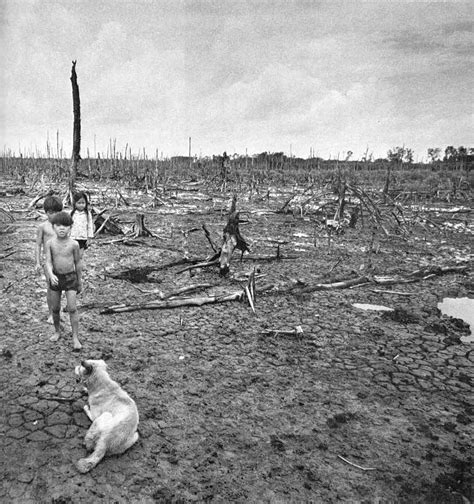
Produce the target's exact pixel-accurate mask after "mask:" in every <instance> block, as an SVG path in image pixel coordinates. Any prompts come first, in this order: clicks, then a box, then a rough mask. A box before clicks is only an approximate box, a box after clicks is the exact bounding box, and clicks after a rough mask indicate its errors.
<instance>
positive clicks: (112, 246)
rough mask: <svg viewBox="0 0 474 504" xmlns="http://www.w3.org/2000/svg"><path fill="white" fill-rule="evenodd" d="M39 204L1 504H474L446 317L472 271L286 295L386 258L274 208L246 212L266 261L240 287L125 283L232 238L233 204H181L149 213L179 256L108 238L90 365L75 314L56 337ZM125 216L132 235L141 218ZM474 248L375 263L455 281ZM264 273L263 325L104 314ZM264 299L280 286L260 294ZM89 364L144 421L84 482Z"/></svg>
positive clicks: (9, 355) (465, 380) (13, 270)
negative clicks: (37, 261)
mask: <svg viewBox="0 0 474 504" xmlns="http://www.w3.org/2000/svg"><path fill="white" fill-rule="evenodd" d="M182 197H183V198H184V197H188V198H189V197H190V195H189V194H187V195H182ZM30 201H31V195H30V196H28V197H27V196H26V195H24V194H23V195H22V194H20V195H18V194H17V195H13V194H12V195H10V194H8V193H7V194H6V195H5V196H4V197H2V198H1V199H0V205H1V206H2V208H3V209H5V210H7V211H8V212H9V213H10V215H11V216H12V217H13V218H14V219H15V220H14V221H13V222H9V221H8V220H5V222H3V223H2V226H3V228H2V229H3V231H4V232H3V233H2V245H1V255H2V261H1V270H0V282H1V283H0V295H1V310H2V314H1V315H2V331H1V332H2V336H1V341H0V345H1V348H0V350H1V355H0V365H1V374H0V380H1V384H0V395H1V401H2V402H1V404H2V408H1V416H2V421H1V426H0V428H1V433H0V435H1V437H0V440H1V450H2V452H1V476H2V478H1V480H2V481H1V484H0V501H1V502H5V503H10V502H12V503H22V504H23V503H25V504H26V503H55V504H59V503H85V502H91V503H94V502H107V503H109V502H110V503H115V502H117V503H129V502H131V503H135V502H137V503H148V502H149V503H152V502H162V503H188V502H216V503H229V502H236V503H286V502H294V503H300V502H314V503H336V502H348V503H349V502H350V503H353V502H360V503H376V502H402V503H425V502H431V503H439V504H441V503H443V504H445V503H459V504H465V503H468V502H472V499H473V495H474V494H473V468H472V446H471V442H472V439H473V423H472V421H473V415H474V401H473V389H472V383H473V374H474V365H473V364H474V343H473V342H472V341H466V338H465V336H466V335H467V334H468V332H469V329H468V328H467V327H466V326H465V324H463V323H462V322H461V321H459V320H456V319H450V318H448V317H445V316H443V315H441V313H440V312H439V310H438V309H437V303H438V302H439V301H440V300H441V299H442V298H443V297H444V296H446V295H449V296H452V297H456V296H471V297H472V293H473V285H474V283H473V280H472V274H471V271H470V269H468V270H467V271H466V272H465V273H448V274H446V275H440V276H434V277H431V278H428V279H426V280H422V281H418V282H414V283H407V284H401V285H394V286H389V287H381V288H379V287H377V288H375V287H374V285H373V284H369V285H365V286H360V287H357V288H353V289H350V288H347V289H340V290H328V291H316V292H312V293H302V292H300V291H298V289H296V290H289V289H286V288H284V286H285V285H288V284H289V283H288V282H290V281H293V284H292V285H294V281H295V280H299V281H300V282H304V283H305V284H306V285H308V284H311V283H315V282H318V281H321V277H322V275H326V277H325V278H326V281H330V280H340V279H344V278H347V277H349V276H350V275H351V274H352V273H351V272H353V270H354V269H355V270H358V269H359V268H360V267H361V265H363V264H366V263H367V261H368V260H369V259H368V253H367V244H368V238H367V234H368V232H367V233H366V232H365V230H364V229H362V228H361V227H359V228H357V229H355V230H348V231H347V232H346V234H344V235H342V236H339V237H335V238H334V240H333V243H332V244H331V247H329V248H328V243H327V238H326V237H325V236H324V234H323V230H319V231H318V232H317V233H316V234H315V232H314V224H313V223H312V222H311V220H310V219H308V218H301V217H298V216H294V215H292V214H287V215H278V214H275V213H271V212H270V211H268V210H269V209H271V207H272V200H271V199H270V201H268V202H261V201H260V202H255V201H252V202H251V203H250V202H247V201H246V200H242V201H241V202H240V207H241V209H244V208H245V209H246V210H251V211H252V212H251V213H250V215H249V221H250V222H249V223H248V224H246V225H242V226H241V232H242V235H243V236H244V237H245V238H246V239H247V240H248V241H249V244H250V248H251V253H250V254H249V256H248V257H249V259H246V260H244V261H242V262H239V260H238V257H234V259H233V261H232V264H231V275H230V277H228V278H225V279H223V278H220V277H219V276H218V272H217V270H216V269H214V268H203V269H200V270H197V271H194V272H193V273H192V275H193V276H191V274H190V273H189V272H185V273H178V271H179V269H180V267H179V266H176V267H169V268H164V269H161V270H157V271H155V272H151V273H149V274H148V276H147V277H146V278H142V280H146V281H142V282H140V283H133V282H131V281H128V280H124V279H120V278H117V276H119V277H120V275H117V272H118V273H120V272H123V271H126V270H128V269H131V268H137V267H144V266H157V267H158V266H160V265H164V264H168V263H171V262H172V261H176V260H178V259H180V258H182V257H183V255H185V254H190V255H192V256H202V257H205V256H206V255H207V254H209V252H210V248H209V245H208V243H207V240H206V239H205V236H204V234H203V233H202V232H198V231H196V232H192V233H187V234H186V233H184V234H183V233H182V231H188V230H190V229H193V228H200V227H201V225H202V224H203V223H206V225H207V226H208V228H209V229H210V230H211V233H212V235H213V236H214V237H215V238H216V240H218V237H219V236H220V234H221V230H222V228H223V226H224V225H225V221H226V217H225V208H227V207H228V203H229V200H228V199H225V198H222V199H221V201H219V200H218V199H214V201H212V200H206V199H200V200H196V201H193V202H192V204H191V203H189V202H188V203H189V205H188V206H186V204H184V203H183V204H180V203H182V200H181V197H178V198H177V199H176V200H174V202H173V201H171V202H170V204H169V205H168V206H164V207H160V208H158V209H156V210H152V209H148V210H143V209H140V211H144V212H145V215H146V223H147V225H148V227H149V228H150V229H151V230H153V231H155V232H156V233H157V234H158V235H160V238H156V239H151V238H149V239H146V240H144V242H146V243H142V244H135V246H132V245H125V244H123V243H107V242H110V241H111V240H112V239H114V238H116V237H113V236H107V235H104V236H101V237H99V238H97V239H96V240H95V242H94V244H93V245H92V247H91V248H90V250H89V251H87V253H86V257H85V262H86V272H85V290H84V292H83V293H82V294H81V295H80V298H79V310H80V324H81V338H82V341H83V344H84V348H83V350H82V352H80V353H79V354H78V353H74V352H73V351H72V342H71V335H70V327H69V322H68V318H67V313H63V314H62V317H63V319H64V325H65V333H64V336H63V337H62V339H61V340H60V341H59V342H58V343H52V342H50V341H49V339H48V338H49V334H50V332H51V326H49V325H48V324H47V323H46V301H45V286H44V280H43V279H42V278H41V277H36V276H35V274H34V271H33V267H34V254H33V250H34V233H35V228H36V226H37V225H38V223H39V219H40V212H38V211H36V210H28V204H29V202H30ZM137 205H138V202H137ZM137 208H138V206H137ZM219 208H223V209H224V212H220V211H217V210H216V209H219ZM259 208H260V209H261V208H263V209H264V210H265V211H258V209H259ZM273 208H278V204H276V203H273ZM117 214H118V215H119V218H120V220H121V221H122V222H124V223H127V222H132V221H133V216H134V209H131V208H123V209H122V210H121V211H118V212H117ZM471 236H472V235H469V234H468V233H456V232H449V233H436V232H435V231H433V233H432V234H431V235H430V237H429V240H426V239H418V238H417V237H416V236H413V237H411V238H410V239H409V240H408V241H400V240H395V239H384V238H383V237H379V238H378V247H377V250H376V251H377V253H374V254H371V257H370V261H371V263H372V266H373V268H374V271H376V272H378V273H380V274H386V275H392V274H408V273H409V272H411V271H414V270H416V269H417V268H419V267H420V266H424V265H427V264H438V265H441V264H442V265H445V264H453V263H454V262H455V258H456V257H464V258H466V257H469V253H470V248H469V247H470V243H471ZM276 241H281V242H288V243H286V244H285V245H283V246H282V247H281V253H282V258H281V260H279V261H271V260H267V261H265V260H260V261H259V260H256V261H253V260H251V257H252V255H253V256H255V257H256V256H263V255H271V254H275V247H276V245H275V243H276ZM150 244H152V245H153V246H150ZM10 252H13V253H12V254H11V255H8V254H10ZM286 256H288V257H291V258H290V259H287V258H286ZM336 263H337V266H336V267H334V265H335V264H336ZM466 264H467V265H468V266H469V265H470V263H469V262H468V263H466ZM254 267H255V268H256V271H257V273H259V274H260V275H262V276H261V277H259V278H257V284H256V285H257V298H256V307H255V308H256V313H255V314H254V313H253V312H252V310H251V309H250V307H249V306H248V304H247V303H246V302H244V301H242V302H238V301H233V302H228V303H222V304H210V305H204V306H201V307H179V308H173V309H165V310H139V311H134V312H131V313H116V314H109V315H105V314H101V313H100V312H101V310H103V308H104V307H107V306H110V305H116V304H120V303H136V302H140V301H149V300H152V299H154V298H157V296H158V294H157V291H162V292H164V293H167V292H171V291H174V290H176V289H177V288H181V287H185V286H187V285H190V284H202V283H210V284H213V285H214V286H215V287H213V288H211V289H207V290H206V291H203V292H202V293H201V294H202V295H205V294H206V293H209V292H218V293H222V292H231V291H236V290H239V289H241V288H242V281H239V280H238V278H241V277H243V274H244V273H246V272H249V271H251V270H252V269H253V268H254ZM333 267H334V269H333V271H332V272H331V273H330V275H329V274H328V272H329V271H330V270H331V268H333ZM328 275H329V276H328ZM264 283H265V284H268V283H273V284H274V285H275V286H277V287H278V288H275V289H273V290H269V291H267V292H261V293H259V286H261V285H263V284H264ZM144 291H151V292H144ZM379 291H385V292H379ZM353 303H375V304H381V305H385V306H388V307H392V308H394V309H395V311H393V312H387V313H380V312H376V311H364V310H360V309H357V308H355V307H353V306H352V305H353ZM296 327H300V328H301V330H302V332H301V330H298V331H296V330H295V328H296ZM461 338H462V339H461ZM82 358H102V359H104V360H105V361H106V362H107V364H108V367H109V372H110V374H111V376H112V378H113V379H115V380H116V381H118V382H119V383H120V384H121V385H122V386H123V387H124V388H125V389H126V390H127V391H128V392H129V394H130V395H131V396H132V397H133V398H134V399H135V401H136V402H137V405H138V409H139V413H140V426H139V433H140V440H139V442H138V443H137V444H136V445H134V446H133V447H132V448H131V449H130V450H129V451H128V452H126V453H125V454H124V455H121V456H116V457H109V458H106V459H104V460H103V461H102V462H101V463H100V464H99V465H98V466H97V467H96V468H95V469H94V470H92V471H91V472H90V473H88V474H85V475H83V474H80V473H79V472H78V471H77V470H76V468H75V465H74V463H75V462H76V461H77V460H78V459H79V458H81V457H83V456H84V454H85V448H84V446H83V439H84V435H85V433H86V430H87V428H88V426H89V421H88V419H87V417H86V415H85V414H84V413H83V411H82V408H83V405H84V404H85V401H86V399H87V398H86V396H84V395H83V394H82V392H81V390H80V388H79V386H77V385H76V383H75V378H74V366H75V365H77V364H78V363H79V362H80V360H81V359H82Z"/></svg>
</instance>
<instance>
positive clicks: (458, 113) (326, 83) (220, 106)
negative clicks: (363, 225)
mask: <svg viewBox="0 0 474 504" xmlns="http://www.w3.org/2000/svg"><path fill="white" fill-rule="evenodd" d="M473 5H474V2H454V1H453V2H439V3H433V2H409V1H404V2H392V1H388V0H387V1H381V0H379V1H378V2H364V3H362V2H356V1H345V2H337V1H336V2H327V3H326V2H315V1H309V0H307V1H302V0H293V1H292V0H281V1H280V0H260V1H255V0H254V1H239V0H214V1H196V0H194V1H190V0H188V1H179V0H170V1H162V0H130V1H127V0H110V1H103V0H91V1H85V0H57V1H48V0H37V1H36V0H0V8H1V49H0V57H1V59H0V72H1V73H0V83H1V89H2V93H1V97H2V101H1V102H0V148H3V147H4V146H6V147H9V148H11V149H12V150H14V151H16V152H18V150H19V148H21V149H22V151H24V150H28V149H31V150H33V151H34V150H35V149H36V148H37V149H39V150H40V151H41V152H43V153H45V152H46V140H47V138H48V135H49V139H50V143H51V144H53V146H54V148H55V146H56V132H57V131H58V130H59V136H60V142H61V143H62V144H63V147H64V150H65V153H66V155H67V156H69V155H70V154H71V152H70V151H71V146H72V119H73V116H72V92H71V82H70V80H69V78H70V73H71V61H72V60H73V59H75V60H77V67H76V70H77V75H78V83H79V88H80V96H81V116H82V147H81V154H82V156H83V157H85V156H86V154H87V148H89V149H90V153H91V155H93V153H94V138H95V145H96V148H97V150H98V151H100V152H105V151H106V149H107V145H108V144H109V139H116V142H117V143H116V145H117V149H118V150H119V151H121V152H123V151H124V150H125V146H126V144H128V145H129V146H131V147H132V152H134V153H135V152H137V151H138V150H140V149H143V148H145V149H146V152H147V154H148V155H149V156H153V155H154V153H155V151H156V149H157V148H158V149H159V151H160V153H161V152H163V153H164V155H165V156H166V155H168V156H171V155H178V154H179V155H187V153H188V137H192V152H193V154H197V155H199V154H202V155H210V154H218V153H222V152H223V151H224V150H226V151H227V152H228V153H234V152H237V153H239V154H244V153H245V150H246V149H247V150H248V153H249V154H254V153H258V152H263V151H271V152H276V151H284V152H285V153H287V154H288V153H289V151H290V145H291V149H292V153H293V154H296V155H299V156H303V157H307V156H308V155H309V152H310V148H313V149H314V152H315V153H316V154H317V155H319V156H321V157H324V158H327V157H329V156H330V155H331V156H332V157H335V156H337V155H338V154H339V155H341V156H343V155H344V153H345V152H346V151H348V150H352V151H353V152H354V154H355V157H359V156H360V155H361V154H362V153H363V152H364V151H365V149H366V147H367V146H369V151H370V152H374V155H375V156H376V157H378V156H383V157H384V156H385V155H386V152H387V150H388V149H389V148H391V147H394V146H397V145H403V144H404V145H405V146H407V147H411V148H413V149H414V150H415V154H416V155H417V156H418V157H419V158H421V157H423V156H426V150H427V148H428V147H442V148H443V149H444V147H446V146H447V145H455V146H459V145H464V146H473V143H474V120H473V88H474V76H473V68H474V65H473V54H474V51H473V45H474V39H473Z"/></svg>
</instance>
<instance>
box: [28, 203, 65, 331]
mask: <svg viewBox="0 0 474 504" xmlns="http://www.w3.org/2000/svg"><path fill="white" fill-rule="evenodd" d="M43 209H44V211H45V212H46V215H47V217H48V220H46V221H45V222H43V223H41V224H40V225H39V226H38V231H37V232H36V246H35V271H36V272H37V273H38V274H39V273H41V271H43V268H42V266H41V259H42V256H41V249H43V253H45V251H46V242H47V241H48V240H51V238H54V237H55V236H56V234H55V232H54V231H53V226H52V224H51V219H52V218H53V217H54V216H55V215H56V214H57V213H58V212H60V211H61V210H62V209H63V204H62V202H61V200H60V199H59V198H58V197H57V196H47V197H46V198H45V200H44V203H43ZM44 273H45V275H46V267H45V268H44ZM46 284H47V285H46V288H47V294H46V296H47V297H46V299H47V302H48V312H49V315H48V322H49V323H50V324H52V323H53V312H52V310H51V296H50V292H51V291H50V288H49V280H48V277H46Z"/></svg>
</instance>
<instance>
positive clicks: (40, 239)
mask: <svg viewBox="0 0 474 504" xmlns="http://www.w3.org/2000/svg"><path fill="white" fill-rule="evenodd" d="M43 234H44V230H43V226H42V225H40V226H38V230H37V231H36V244H35V271H36V272H39V271H41V245H42V244H43Z"/></svg>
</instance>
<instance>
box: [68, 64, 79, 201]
mask: <svg viewBox="0 0 474 504" xmlns="http://www.w3.org/2000/svg"><path fill="white" fill-rule="evenodd" d="M71 83H72V105H73V114H74V128H73V133H72V160H71V167H70V169H69V197H70V198H71V202H72V195H73V193H74V190H75V186H76V177H77V165H78V163H79V161H80V159H81V155H80V152H81V102H80V99H79V86H78V85H77V74H76V60H74V61H73V62H72V70H71Z"/></svg>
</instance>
